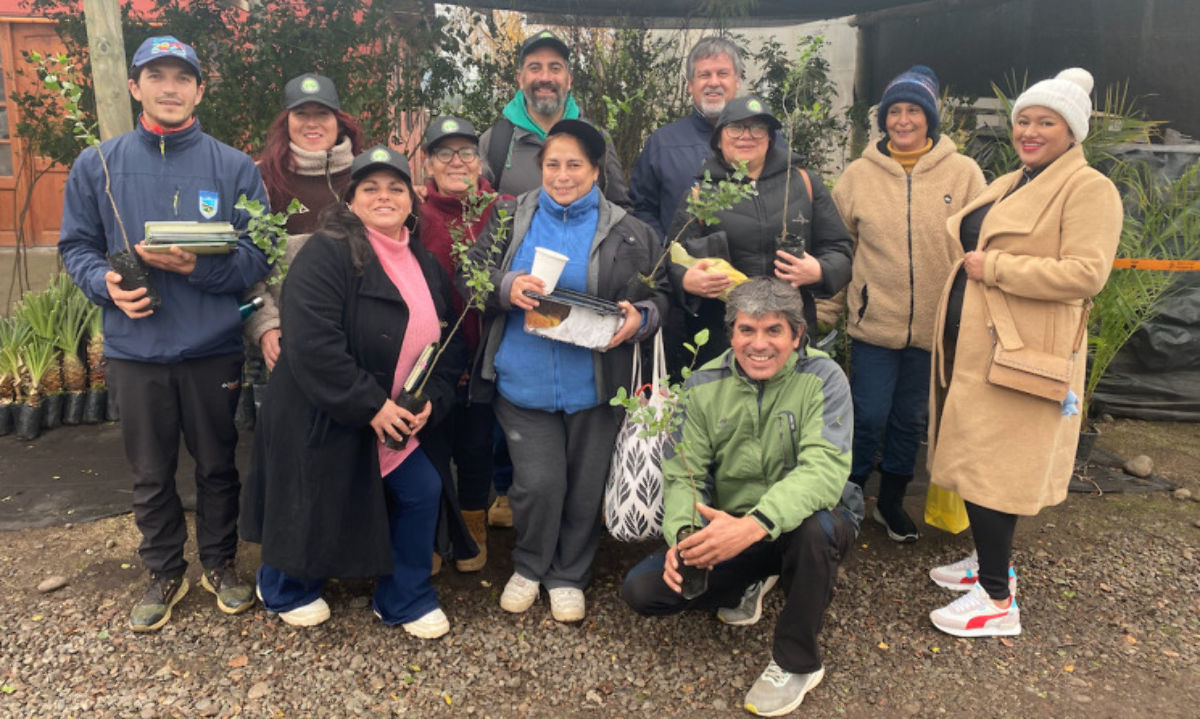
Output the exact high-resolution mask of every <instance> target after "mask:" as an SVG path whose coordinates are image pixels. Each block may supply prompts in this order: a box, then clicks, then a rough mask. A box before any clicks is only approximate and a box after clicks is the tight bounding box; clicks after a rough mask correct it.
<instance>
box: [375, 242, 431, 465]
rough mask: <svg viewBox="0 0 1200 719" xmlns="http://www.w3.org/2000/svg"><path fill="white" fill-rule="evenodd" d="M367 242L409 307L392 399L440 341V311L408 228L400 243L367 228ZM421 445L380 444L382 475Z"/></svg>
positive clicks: (409, 443)
mask: <svg viewBox="0 0 1200 719" xmlns="http://www.w3.org/2000/svg"><path fill="white" fill-rule="evenodd" d="M367 239H368V240H370V242H371V247H372V248H374V249H375V255H376V256H377V257H379V263H380V264H381V265H383V271H384V272H386V273H387V276H388V278H389V279H391V281H392V284H394V285H396V289H397V290H399V291H400V297H402V298H403V299H404V304H406V305H408V327H407V328H406V329H405V332H404V340H403V341H402V343H401V344H400V358H399V359H398V360H397V361H396V372H395V373H394V374H393V375H392V393H391V396H392V399H393V400H394V399H395V398H396V397H397V396H399V394H400V390H401V389H402V388H403V386H404V379H405V378H406V377H408V373H409V372H411V371H412V368H413V365H415V364H416V363H417V357H418V356H419V355H420V354H421V350H423V349H425V346H426V345H428V344H430V343H432V342H437V341H438V340H439V339H441V336H442V333H441V326H440V324H439V322H438V316H437V308H436V307H434V305H433V295H431V294H430V293H429V284H428V283H426V281H425V275H424V274H423V273H422V272H421V266H420V264H418V263H417V257H416V255H414V254H413V253H412V249H411V248H410V247H409V246H408V240H409V236H408V228H404V230H403V231H402V232H401V233H400V239H399V240H393V239H392V238H390V237H388V236H387V235H385V234H383V233H381V232H376V231H375V230H372V229H370V228H367ZM418 446H420V442H419V441H418V440H417V438H416V437H413V438H411V439H409V440H408V444H406V445H405V446H404V449H401V450H394V449H388V448H387V447H386V446H385V445H384V444H383V443H382V442H380V443H379V474H380V475H381V476H384V477H386V476H387V475H388V474H389V473H391V472H392V471H393V470H395V469H396V468H397V467H399V466H400V464H401V463H402V462H403V461H404V460H405V459H407V458H408V455H410V454H412V452H413V450H415V449H416V448H417V447H418Z"/></svg>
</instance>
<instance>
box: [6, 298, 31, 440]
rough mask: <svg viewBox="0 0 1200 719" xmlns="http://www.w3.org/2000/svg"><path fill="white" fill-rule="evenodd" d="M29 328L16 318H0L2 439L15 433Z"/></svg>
mask: <svg viewBox="0 0 1200 719" xmlns="http://www.w3.org/2000/svg"><path fill="white" fill-rule="evenodd" d="M28 332H29V326H28V325H26V324H23V323H21V322H20V321H18V320H17V319H16V318H12V319H9V318H7V317H0V437H3V436H4V435H6V434H10V433H11V432H12V431H13V424H14V423H15V421H16V416H15V414H16V404H14V403H15V402H17V400H19V399H20V380H21V355H20V348H21V346H22V345H23V344H24V343H25V335H26V334H27V333H28Z"/></svg>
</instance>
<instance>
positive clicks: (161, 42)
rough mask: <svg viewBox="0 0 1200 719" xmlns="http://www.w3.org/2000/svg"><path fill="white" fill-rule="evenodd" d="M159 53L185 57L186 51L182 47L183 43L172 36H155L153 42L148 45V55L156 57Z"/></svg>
mask: <svg viewBox="0 0 1200 719" xmlns="http://www.w3.org/2000/svg"><path fill="white" fill-rule="evenodd" d="M159 55H175V56H177V57H187V51H186V50H184V49H183V43H181V42H179V41H178V40H176V39H175V38H173V37H160V38H156V39H155V41H154V44H153V45H152V46H151V47H150V56H151V57H157V56H159Z"/></svg>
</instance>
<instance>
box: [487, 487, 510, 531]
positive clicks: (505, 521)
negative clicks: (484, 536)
mask: <svg viewBox="0 0 1200 719" xmlns="http://www.w3.org/2000/svg"><path fill="white" fill-rule="evenodd" d="M487 520H488V524H489V525H491V526H493V527H511V526H512V523H513V517H512V507H511V506H509V504H508V497H506V496H504V495H500V496H499V497H496V501H495V502H492V507H491V509H489V510H488V513H487Z"/></svg>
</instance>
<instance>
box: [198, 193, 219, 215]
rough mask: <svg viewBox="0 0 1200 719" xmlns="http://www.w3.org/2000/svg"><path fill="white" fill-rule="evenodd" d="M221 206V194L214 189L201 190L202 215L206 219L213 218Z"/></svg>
mask: <svg viewBox="0 0 1200 719" xmlns="http://www.w3.org/2000/svg"><path fill="white" fill-rule="evenodd" d="M220 206H221V196H220V195H219V194H218V193H216V192H214V191H213V190H201V191H200V216H201V217H203V218H204V219H206V220H211V219H212V218H214V217H216V215H217V208H219V207H220Z"/></svg>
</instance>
